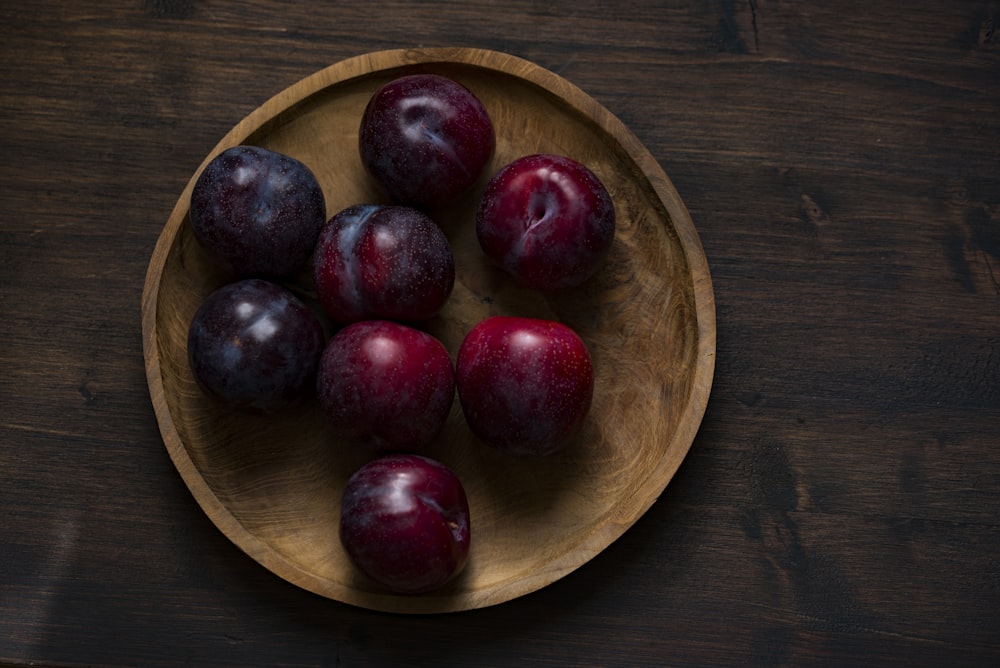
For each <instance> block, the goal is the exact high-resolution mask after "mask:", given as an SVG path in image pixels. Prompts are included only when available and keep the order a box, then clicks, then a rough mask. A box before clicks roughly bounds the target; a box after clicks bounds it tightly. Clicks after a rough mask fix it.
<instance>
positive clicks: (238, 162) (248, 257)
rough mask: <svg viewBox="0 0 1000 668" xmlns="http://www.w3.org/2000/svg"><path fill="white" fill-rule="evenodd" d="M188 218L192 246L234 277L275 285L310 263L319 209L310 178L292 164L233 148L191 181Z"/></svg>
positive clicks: (272, 154)
mask: <svg viewBox="0 0 1000 668" xmlns="http://www.w3.org/2000/svg"><path fill="white" fill-rule="evenodd" d="M190 217H191V228H192V230H193V231H194V234H195V237H196V238H197V239H198V241H199V242H200V243H201V244H202V245H203V246H204V247H205V248H206V249H207V250H208V251H209V252H210V253H212V254H213V255H214V256H215V257H217V258H219V259H220V260H221V261H222V262H223V263H224V264H226V265H227V266H228V268H229V269H230V270H232V271H233V272H234V273H235V274H236V275H237V276H239V277H243V278H249V277H259V278H272V279H276V278H285V277H288V276H291V275H293V274H295V273H296V272H297V271H298V270H300V269H301V268H302V267H303V266H305V264H306V263H307V262H308V261H309V258H310V257H311V255H312V251H313V247H314V246H315V245H316V238H317V237H318V236H319V233H320V230H322V229H323V224H324V223H325V222H326V203H325V200H324V197H323V190H322V189H321V188H320V185H319V182H318V181H317V180H316V177H315V175H314V174H313V173H312V171H310V169H309V168H308V167H307V166H306V165H305V164H303V163H302V162H300V161H299V160H297V159H295V158H293V157H291V156H288V155H284V154H282V153H278V152H276V151H271V150H268V149H265V148H260V147H257V146H235V147H233V148H229V149H226V150H225V151H223V152H222V153H220V154H219V155H218V156H216V157H215V158H213V159H212V160H211V161H210V162H209V164H208V165H206V166H205V169H204V170H203V171H202V173H201V174H200V175H199V176H198V180H197V181H196V182H195V185H194V187H193V189H192V191H191V210H190Z"/></svg>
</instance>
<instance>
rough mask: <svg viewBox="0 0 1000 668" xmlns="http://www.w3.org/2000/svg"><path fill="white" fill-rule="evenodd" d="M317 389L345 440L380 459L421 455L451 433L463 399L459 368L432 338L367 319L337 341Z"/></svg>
mask: <svg viewBox="0 0 1000 668" xmlns="http://www.w3.org/2000/svg"><path fill="white" fill-rule="evenodd" d="M316 388H317V394H318V396H319V400H320V403H321V405H322V406H323V409H324V411H325V412H326V415H327V417H328V419H329V421H330V424H331V425H332V426H333V427H334V428H335V429H336V431H337V433H338V434H339V435H341V436H343V437H345V438H346V439H348V440H349V441H352V442H355V443H358V444H359V445H361V446H362V447H367V448H369V449H370V450H372V451H375V452H416V451H418V450H420V449H421V448H423V447H425V446H427V445H428V444H429V443H430V442H431V441H432V440H434V438H435V437H436V436H437V435H438V434H439V433H440V432H441V429H442V428H443V427H444V423H445V420H446V419H447V417H448V413H449V411H450V410H451V406H452V403H454V399H455V368H454V366H453V365H452V362H451V357H449V355H448V351H447V350H446V349H445V347H444V345H443V344H442V343H441V342H440V341H438V340H437V339H435V338H434V337H433V336H431V335H430V334H428V333H426V332H423V331H420V330H417V329H414V328H412V327H408V326H406V325H402V324H399V323H395V322H390V321H386V320H364V321H361V322H356V323H353V324H351V325H348V326H346V327H344V328H343V329H341V330H340V331H339V332H337V333H336V334H334V335H333V336H332V337H331V338H330V341H329V342H328V343H327V345H326V349H325V350H324V351H323V355H322V357H321V359H320V363H319V370H318V372H317V378H316Z"/></svg>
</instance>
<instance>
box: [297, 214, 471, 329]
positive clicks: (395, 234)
mask: <svg viewBox="0 0 1000 668" xmlns="http://www.w3.org/2000/svg"><path fill="white" fill-rule="evenodd" d="M313 279H314V283H315V285H316V292H317V295H318V296H319V300H320V303H321V304H322V306H323V308H324V310H325V311H326V312H327V314H328V315H329V316H330V317H331V318H332V319H333V320H335V321H337V322H340V323H343V324H347V323H352V322H357V321H359V320H371V319H386V320H402V321H420V320H426V319H428V318H430V317H432V316H434V315H435V314H437V313H438V311H440V310H441V307H442V306H444V304H445V302H446V301H447V300H448V296H449V295H450V294H451V291H452V288H453V287H454V284H455V258H454V255H453V254H452V251H451V247H450V246H449V244H448V239H447V238H446V237H445V235H444V233H443V232H442V231H441V229H440V228H439V227H438V226H437V224H436V223H435V222H434V221H433V220H432V219H431V218H430V217H428V216H427V215H426V214H424V213H422V212H421V211H418V210H417V209H413V208H410V207H403V206H392V205H379V204H364V205H356V206H351V207H348V208H347V209H344V210H343V211H341V212H339V213H337V214H336V215H335V216H333V218H331V219H330V221H329V222H328V223H327V225H326V227H324V228H323V231H322V232H321V233H320V237H319V240H318V241H317V244H316V251H315V256H314V260H313Z"/></svg>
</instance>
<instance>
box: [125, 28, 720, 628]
mask: <svg viewBox="0 0 1000 668" xmlns="http://www.w3.org/2000/svg"><path fill="white" fill-rule="evenodd" d="M416 71H421V72H436V73H439V74H444V75H446V76H450V77H452V78H454V79H456V80H458V81H460V82H462V83H464V84H465V85H466V86H468V87H469V88H470V89H471V90H472V91H473V92H475V93H476V95H477V96H479V98H480V99H481V100H482V101H483V103H484V104H485V105H486V108H487V110H488V111H489V113H490V116H491V117H492V119H493V122H494V125H495V126H496V132H497V149H496V154H495V156H494V158H493V161H492V163H491V164H490V165H489V166H488V168H487V170H486V173H485V174H484V175H483V177H482V179H481V180H480V182H479V183H478V184H477V186H476V188H475V189H474V191H473V192H471V193H470V194H469V195H468V196H467V197H465V198H463V199H462V200H461V201H457V202H455V203H454V205H453V206H449V207H448V208H447V209H445V210H441V211H436V212H434V213H433V215H434V217H435V219H436V220H437V221H438V223H439V224H440V225H441V227H442V228H443V229H444V231H445V233H446V235H447V236H448V238H449V240H450V242H451V243H452V246H453V249H454V252H455V256H456V264H457V280H456V285H455V290H454V292H453V294H452V297H451V299H450V300H449V302H448V304H447V305H446V307H445V309H444V310H443V311H442V313H441V315H440V316H439V317H437V318H435V319H434V320H432V321H430V322H427V323H425V324H424V325H422V327H423V328H424V329H426V330H427V331H429V332H431V333H432V334H434V335H435V336H437V337H438V338H440V339H441V340H442V341H443V342H444V344H445V346H446V347H447V348H448V350H449V351H450V352H451V354H452V355H453V358H454V355H455V353H456V352H457V349H458V345H459V343H460V342H461V340H462V337H463V336H464V335H465V333H466V332H467V331H468V330H469V329H470V328H471V327H472V326H473V325H474V324H475V323H476V322H478V321H479V320H480V319H482V318H484V317H486V316H488V315H493V314H500V313H503V314H519V315H525V316H532V317H543V318H551V319H557V320H560V321H562V322H564V323H566V324H568V325H570V326H571V327H573V328H574V329H575V330H576V331H577V332H578V333H579V334H580V335H581V336H582V337H583V339H584V340H585V341H586V343H587V345H588V346H589V348H590V351H591V354H592V356H593V359H594V366H595V373H596V387H595V396H594V403H593V406H592V409H591V413H590V415H589V417H588V420H587V423H586V425H585V427H584V430H583V433H582V434H581V436H580V438H579V440H578V442H576V443H574V444H573V445H572V446H571V447H570V448H568V449H567V450H566V451H564V452H563V453H561V454H557V455H553V456H551V457H548V458H544V459H517V458H512V457H507V456H504V455H502V454H500V453H497V452H495V451H492V450H490V449H489V448H487V447H486V446H484V445H482V444H480V443H478V442H477V441H476V440H475V439H474V437H473V436H472V435H471V434H470V432H469V430H468V427H467V426H466V425H465V422H464V420H463V417H462V414H461V410H460V408H459V406H458V402H457V400H456V402H455V406H454V408H453V410H452V413H451V416H450V418H449V420H448V423H447V425H446V427H445V431H444V433H443V435H442V436H441V438H440V439H439V441H438V442H437V443H435V444H434V446H433V447H432V448H431V449H430V451H429V452H427V454H428V455H430V456H432V457H435V458H438V459H440V460H442V461H443V462H445V463H446V464H447V465H449V466H450V467H451V468H452V469H453V470H455V472H456V473H457V474H458V475H459V477H460V478H461V479H462V481H463V482H464V484H465V487H466V491H467V493H468V495H469V501H470V507H471V512H472V529H473V537H472V550H471V553H470V556H469V562H468V565H467V567H466V569H465V571H464V572H463V574H462V575H461V576H459V578H457V579H456V580H455V581H453V582H452V583H451V584H449V585H448V586H447V587H445V588H444V589H441V590H439V591H436V592H434V593H431V594H426V595H420V596H396V595H391V594H387V593H384V592H382V591H380V590H379V589H378V588H377V587H376V586H374V585H372V584H371V583H369V582H367V581H366V580H365V579H364V578H363V577H361V576H360V575H358V574H357V573H356V572H355V571H354V570H353V568H352V567H351V565H350V563H349V562H348V561H347V558H346V555H345V553H344V552H343V550H342V548H341V546H340V542H339V539H338V536H337V524H338V517H339V515H338V514H339V506H340V500H339V496H340V493H341V490H342V488H343V485H344V482H345V481H346V479H347V477H348V476H349V475H350V474H351V473H352V472H353V471H354V470H355V469H356V468H357V467H358V466H360V465H361V464H362V463H363V462H364V461H365V460H366V459H367V458H368V456H369V455H367V454H365V453H361V452H358V451H357V450H356V449H354V448H351V447H350V446H349V444H346V443H342V442H340V441H339V440H338V438H337V435H336V434H335V433H334V432H333V430H331V429H329V428H328V427H327V426H326V425H325V424H324V421H323V416H322V414H321V412H320V411H319V409H318V406H317V404H316V402H315V401H312V402H309V403H306V404H305V405H304V406H302V407H301V408H296V409H294V410H290V411H288V412H286V413H283V414H280V415H278V416H271V417H266V418H265V417H255V416H248V415H243V414H238V413H233V412H228V411H225V410H222V409H220V408H219V407H218V406H216V405H214V404H213V403H212V402H210V401H207V400H206V399H205V398H204V397H203V395H202V394H201V393H200V391H199V389H198V387H197V385H196V383H195V381H194V379H193V377H192V375H191V373H190V370H189V369H188V365H187V347H186V342H187V329H188V324H189V322H190V320H191V317H192V315H193V314H194V312H195V310H196V309H197V307H198V306H199V305H200V303H201V301H202V300H203V299H204V298H205V297H206V296H207V295H208V294H209V293H210V292H211V291H212V290H214V289H215V288H217V287H219V286H220V285H222V284H223V283H225V282H227V281H230V280H232V277H230V276H227V275H225V274H224V273H223V272H221V271H220V270H219V269H218V268H217V267H216V266H215V265H214V264H213V263H212V261H211V259H210V258H209V257H208V256H207V255H206V254H205V253H204V251H203V250H202V249H201V247H200V246H199V244H198V243H197V241H196V240H195V239H194V237H193V236H192V232H191V225H190V221H189V219H188V203H189V198H190V194H191V189H192V186H193V184H194V181H195V179H196V178H197V176H198V174H199V173H200V172H201V169H203V168H204V166H205V164H207V162H208V161H209V160H210V159H211V158H212V157H214V156H215V155H216V154H218V153H219V152H221V151H222V150H224V149H226V148H228V147H231V146H234V145H237V144H253V145H258V146H264V147H267V148H271V149H273V150H277V151H281V152H284V153H287V154H290V155H292V156H295V157H296V158H298V159H299V160H302V161H303V162H305V163H306V164H307V165H308V166H309V167H310V168H311V169H312V170H313V171H314V173H315V174H316V176H317V177H318V179H319V181H320V183H321V185H322V186H323V189H324V194H325V196H326V202H327V209H328V213H329V215H331V216H332V215H333V214H334V213H336V212H337V211H339V210H340V209H342V208H344V207H346V206H349V205H351V204H356V203H360V202H378V201H385V199H384V197H383V196H382V195H381V194H380V192H379V191H378V189H377V188H376V187H375V186H374V185H373V183H372V182H371V181H370V179H369V178H368V176H367V175H366V174H365V172H364V170H363V168H362V166H361V163H360V160H359V157H358V151H357V133H358V123H359V120H360V118H361V113H362V110H363V109H364V106H365V104H366V103H367V101H368V99H369V97H370V96H371V94H372V93H373V92H374V91H375V89H376V88H377V87H378V86H380V85H381V84H383V83H385V82H386V81H388V80H390V79H392V78H394V77H397V76H400V75H402V74H404V73H410V72H416ZM535 152H552V153H560V154H563V155H568V156H570V157H573V158H575V159H577V160H579V161H581V162H583V163H584V164H586V165H587V166H589V167H590V168H591V169H592V170H593V171H594V172H595V173H596V174H597V175H598V176H599V177H600V178H601V180H602V181H603V182H604V184H605V185H606V186H607V188H608V190H609V191H610V193H611V195H612V198H613V199H614V202H615V207H616V213H617V219H618V227H617V232H616V235H617V236H616V239H615V243H614V247H613V249H612V252H611V255H610V257H609V259H608V260H607V264H606V266H605V267H604V269H603V270H602V271H601V272H600V273H599V275H598V276H597V277H595V278H594V279H592V280H591V281H589V282H588V283H586V284H585V285H584V286H582V287H580V288H577V289H574V290H571V291H567V292H564V293H560V294H557V295H548V296H546V295H542V294H539V293H536V292H532V291H527V290H523V289H519V288H517V287H515V286H514V285H513V284H512V282H511V281H510V280H509V279H508V278H507V277H506V276H505V275H504V274H502V273H501V272H500V271H498V270H496V269H495V268H493V267H491V266H489V264H488V263H487V262H486V260H485V258H484V256H483V255H482V252H481V251H480V249H479V247H478V245H477V242H476V238H475V229H474V227H475V226H474V211H475V206H476V200H477V198H478V195H479V193H480V192H481V191H482V188H483V186H484V185H485V182H486V180H487V179H488V178H489V176H491V175H492V174H493V173H494V172H495V171H496V170H497V169H499V167H501V166H502V165H504V164H506V163H507V162H509V161H511V160H513V159H515V158H517V157H520V156H522V155H525V154H528V153H535ZM307 273H308V272H303V276H302V277H301V278H300V279H299V280H296V281H293V283H294V284H295V285H294V286H293V287H294V288H295V289H297V290H298V291H299V292H300V293H302V294H305V295H309V294H310V292H311V288H312V286H311V285H310V282H309V279H308V277H307V276H306V274H307ZM142 326H143V348H144V354H145V362H146V373H147V377H148V382H149V389H150V394H151V397H152V402H153V406H154V409H155V411H156V416H157V419H158V421H159V425H160V430H161V432H162V434H163V439H164V442H165V444H166V447H167V450H168V452H169V453H170V457H171V458H172V460H173V462H174V464H175V465H176V467H177V470H178V471H179V472H180V475H181V476H182V478H183V479H184V481H185V483H186V484H187V486H188V487H189V488H190V490H191V492H192V494H193V495H194V497H195V498H196V499H197V501H198V503H199V504H200V505H201V507H202V508H203V509H204V511H205V513H206V514H207V515H208V516H209V517H210V518H211V520H212V521H213V522H214V523H215V524H216V526H217V527H218V528H219V529H220V530H221V531H222V532H223V533H224V534H225V535H226V536H228V537H229V539H230V540H232V542H234V543H235V544H236V545H237V546H239V547H240V548H241V549H242V550H243V551H245V552H246V553H247V554H249V555H250V556H251V557H253V558H254V559H255V560H257V561H258V562H259V563H260V564H262V565H263V566H264V567H266V568H268V569H269V570H271V571H272V572H273V573H275V574H277V575H278V576H280V577H282V578H284V579H285V580H287V581H289V582H291V583H293V584H295V585H297V586H299V587H302V588H304V589H307V590H309V591H312V592H315V593H316V594H319V595H322V596H325V597H329V598H332V599H336V600H339V601H343V602H345V603H349V604H352V605H357V606H361V607H365V608H370V609H375V610H382V611H391V612H401V613H436V612H448V611H458V610H467V609H472V608H480V607H485V606H489V605H494V604H498V603H502V602H504V601H508V600H510V599H513V598H516V597H519V596H522V595H524V594H527V593H529V592H532V591H535V590H537V589H539V588H541V587H544V586H546V585H548V584H549V583H551V582H553V581H555V580H557V579H559V578H561V577H563V576H565V575H566V574H568V573H570V572H571V571H573V570H574V569H576V568H578V567H580V566H581V565H583V564H584V563H586V562H587V561H588V560H589V559H591V558H592V557H594V556H595V555H597V554H598V553H600V552H601V551H602V550H603V549H604V548H605V547H607V546H608V545H609V544H610V543H611V542H612V541H614V540H615V539H616V538H618V537H619V536H620V535H621V534H622V533H624V532H625V531H626V530H627V529H628V528H629V527H630V526H631V525H632V524H633V523H634V522H635V521H636V520H637V519H638V518H639V517H640V516H642V514H643V513H644V512H645V511H646V510H647V509H648V508H649V507H650V505H651V504H652V503H653V502H654V501H655V500H656V499H657V497H658V496H659V495H660V493H661V492H662V491H663V489H664V487H666V485H667V483H668V482H669V481H670V479H671V477H672V476H673V475H674V473H675V472H676V470H677V468H678V466H680V463H681V461H682V460H683V458H684V456H685V455H686V454H687V452H688V449H689V448H690V446H691V443H692V440H693V439H694V436H695V433H696V432H697V430H698V427H699V424H700V422H701V419H702V416H703V414H704V411H705V406H706V404H707V402H708V396H709V391H710V388H711V383H712V376H713V372H714V362H715V304H714V298H713V293H712V285H711V279H710V276H709V270H708V263H707V261H706V259H705V256H704V253H703V251H702V247H701V243H700V241H699V239H698V235H697V232H696V231H695V228H694V225H693V224H692V222H691V218H690V216H689V215H688V212H687V210H686V209H685V207H684V204H683V203H682V202H681V199H680V197H679V196H678V195H677V193H676V192H675V190H674V188H673V186H672V185H671V183H670V181H669V179H668V178H667V176H666V174H664V172H663V170H662V169H661V168H660V166H659V165H658V164H657V163H656V161H655V160H654V159H653V157H652V156H651V155H650V153H649V152H648V151H647V150H646V149H645V148H644V147H643V146H642V145H641V144H640V143H639V141H638V140H637V139H636V138H635V136H634V135H633V134H632V133H631V132H630V131H629V130H628V129H626V128H625V127H624V126H623V125H622V123H621V122H620V121H619V120H617V119H616V118H615V117H614V116H612V114H610V113H609V112H608V111H607V110H606V109H604V108H603V107H602V106H601V105H599V104H598V103H597V102H595V101H594V100H593V99H592V98H590V97H589V96H587V95H586V94H585V93H583V92H582V91H581V90H580V89H578V88H576V87H575V86H573V85H572V84H570V83H568V82H567V81H566V80H564V79H562V78H560V77H559V76H557V75H555V74H553V73H552V72H549V71H547V70H545V69H543V68H541V67H539V66H537V65H535V64H533V63H531V62H528V61H525V60H522V59H519V58H516V57H513V56H510V55H507V54H501V53H496V52H492V51H482V50H476V49H459V48H446V49H416V50H395V51H384V52H378V53H372V54H368V55H364V56H359V57H356V58H352V59H349V60H346V61H343V62H340V63H337V64H335V65H332V66H331V67H328V68H327V69H324V70H322V71H320V72H317V73H316V74H314V75H312V76H310V77H308V78H306V79H304V80H302V81H300V82H298V83H296V84H295V85H293V86H291V87H290V88H288V89H287V90H285V91H284V92H282V93H280V94H279V95H277V96H275V97H274V98H272V99H271V100H269V101H268V102H266V103H265V104H264V105H263V106H261V107H260V108H259V109H257V110H256V111H254V112H253V113H251V114H250V115H249V116H247V117H246V118H245V119H244V120H243V121H241V122H240V123H239V124H238V125H237V126H236V127H234V128H233V129H232V131H230V132H229V134H227V135H226V136H225V138H223V139H222V141H221V142H219V144H218V145H217V146H216V147H215V149H213V151H212V152H211V153H210V154H209V155H208V156H206V158H205V160H204V162H203V163H202V165H201V166H200V167H199V169H198V171H197V172H196V173H195V174H194V176H192V178H191V181H190V182H189V183H188V185H187V187H186V188H185V190H184V192H183V193H182V194H181V196H180V198H179V200H178V201H177V205H176V206H175V208H174V210H173V213H172V214H171V216H170V219H169V220H168V221H167V224H166V226H165V228H164V230H163V232H162V234H161V236H160V238H159V241H158V243H157V245H156V249H155V251H154V252H153V256H152V259H151V261H150V264H149V270H148V274H147V277H146V284H145V288H144V292H143V302H142Z"/></svg>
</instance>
